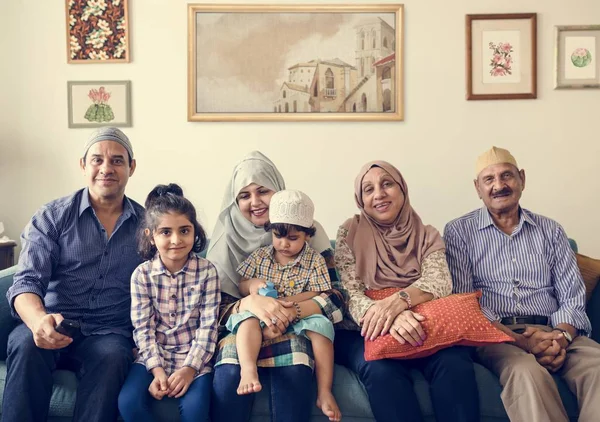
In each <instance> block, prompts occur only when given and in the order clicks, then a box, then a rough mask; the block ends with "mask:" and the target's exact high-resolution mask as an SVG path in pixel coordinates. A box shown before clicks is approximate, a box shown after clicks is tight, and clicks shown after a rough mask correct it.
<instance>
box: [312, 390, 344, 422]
mask: <svg viewBox="0 0 600 422" xmlns="http://www.w3.org/2000/svg"><path fill="white" fill-rule="evenodd" d="M317 407H318V408H319V409H321V411H322V412H323V414H324V415H325V416H327V417H328V418H329V420H330V421H336V422H337V421H341V420H342V412H340V408H339V407H338V405H337V402H336V401H335V398H334V397H333V394H331V391H327V392H326V393H319V395H318V396H317Z"/></svg>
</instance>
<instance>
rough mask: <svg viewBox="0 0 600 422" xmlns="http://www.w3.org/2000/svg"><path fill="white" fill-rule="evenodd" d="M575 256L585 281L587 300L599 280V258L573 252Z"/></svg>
mask: <svg viewBox="0 0 600 422" xmlns="http://www.w3.org/2000/svg"><path fill="white" fill-rule="evenodd" d="M575 257H576V258H577V266H578V267H579V271H581V276H582V277H583V282H584V283H585V297H586V299H587V300H588V301H589V300H590V298H591V297H592V292H593V291H594V289H595V288H596V285H597V284H598V281H599V280H600V259H594V258H590V257H589V256H585V255H581V254H579V253H577V254H575Z"/></svg>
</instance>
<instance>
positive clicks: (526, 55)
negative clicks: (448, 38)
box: [466, 13, 537, 100]
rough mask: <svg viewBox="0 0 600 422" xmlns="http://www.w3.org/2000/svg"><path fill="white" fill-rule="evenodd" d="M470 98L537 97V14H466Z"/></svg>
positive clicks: (510, 98)
mask: <svg viewBox="0 0 600 422" xmlns="http://www.w3.org/2000/svg"><path fill="white" fill-rule="evenodd" d="M466 53H467V78H466V79H467V100H503V99H504V100H515V99H533V98H537V15H536V14H535V13H516V14H488V15H467V16H466Z"/></svg>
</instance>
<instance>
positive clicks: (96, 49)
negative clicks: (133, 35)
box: [65, 0, 131, 63]
mask: <svg viewBox="0 0 600 422" xmlns="http://www.w3.org/2000/svg"><path fill="white" fill-rule="evenodd" d="M65 8H66V15H67V62H68V63H115V62H116V63H119V62H120V63H127V62H129V61H130V60H131V58H130V56H131V54H130V51H129V20H128V0H65Z"/></svg>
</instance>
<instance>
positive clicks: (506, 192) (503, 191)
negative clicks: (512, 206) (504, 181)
mask: <svg viewBox="0 0 600 422" xmlns="http://www.w3.org/2000/svg"><path fill="white" fill-rule="evenodd" d="M511 193H512V189H510V188H503V189H500V190H497V191H496V192H492V197H496V196H503V195H510V194H511Z"/></svg>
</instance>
